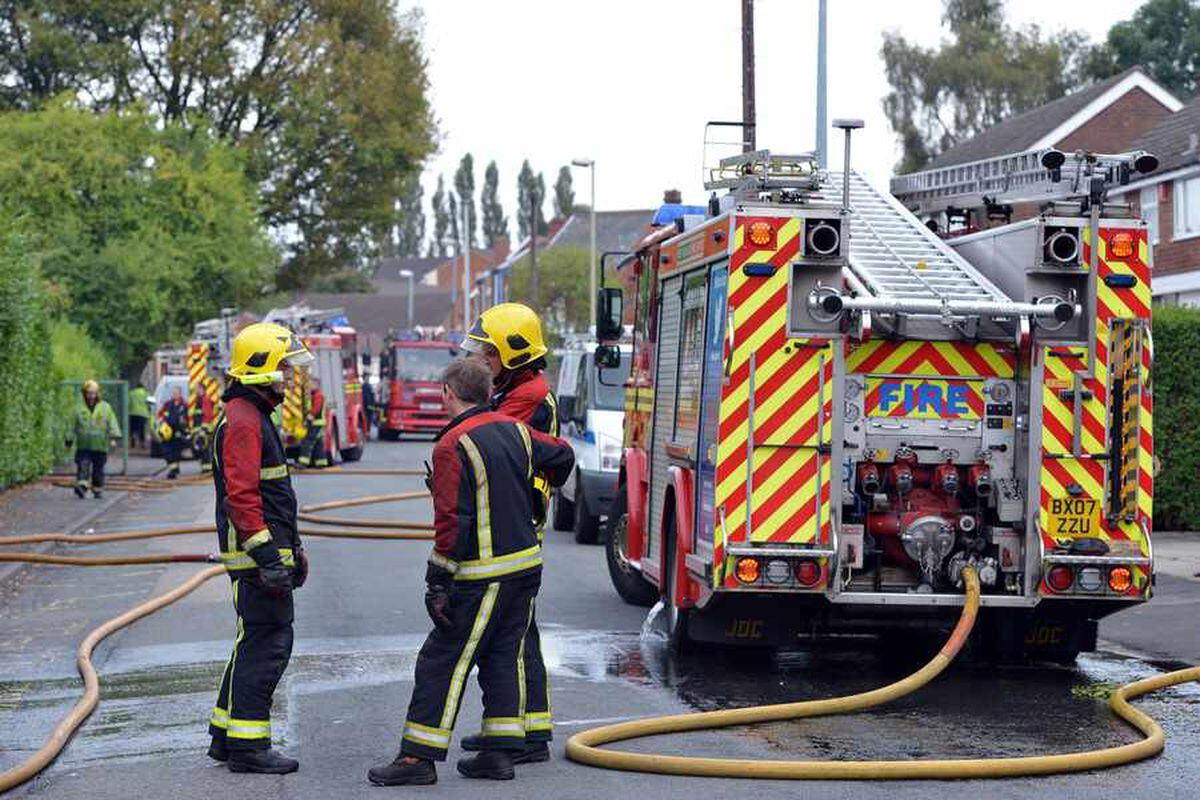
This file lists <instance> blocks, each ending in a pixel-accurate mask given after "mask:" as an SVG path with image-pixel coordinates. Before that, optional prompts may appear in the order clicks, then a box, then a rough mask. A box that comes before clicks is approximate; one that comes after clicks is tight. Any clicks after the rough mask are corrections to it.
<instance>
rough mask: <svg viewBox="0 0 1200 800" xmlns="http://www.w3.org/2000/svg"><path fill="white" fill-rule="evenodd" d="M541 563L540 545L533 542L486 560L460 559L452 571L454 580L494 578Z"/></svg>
mask: <svg viewBox="0 0 1200 800" xmlns="http://www.w3.org/2000/svg"><path fill="white" fill-rule="evenodd" d="M541 563H542V547H541V545H536V544H535V545H534V546H533V547H527V548H525V549H524V550H518V551H517V552H515V553H509V554H508V555H504V556H494V557H492V558H489V559H486V560H485V559H482V558H481V559H476V560H474V561H460V562H459V564H458V571H457V572H455V573H454V580H456V581H462V580H479V579H481V578H496V577H500V576H501V575H510V574H512V573H514V572H520V571H521V570H524V569H530V568H531V567H536V566H540V565H541Z"/></svg>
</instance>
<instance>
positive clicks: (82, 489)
mask: <svg viewBox="0 0 1200 800" xmlns="http://www.w3.org/2000/svg"><path fill="white" fill-rule="evenodd" d="M75 496H76V497H78V498H79V499H80V500H82V499H83V498H85V497H87V487H86V486H84V485H83V484H82V483H77V484H75Z"/></svg>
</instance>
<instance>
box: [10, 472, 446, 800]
mask: <svg viewBox="0 0 1200 800" xmlns="http://www.w3.org/2000/svg"><path fill="white" fill-rule="evenodd" d="M364 472H365V470H364ZM396 473H400V474H406V475H407V474H419V475H423V474H424V473H423V472H418V471H416V470H396V471H389V472H387V473H386V474H396ZM335 474H336V473H335ZM342 474H345V473H342ZM427 496H428V492H423V491H421V492H402V493H396V494H388V495H372V496H369V497H364V498H357V499H355V500H349V501H347V500H341V501H336V502H334V503H322V504H319V505H314V506H305V507H304V508H303V509H301V515H302V516H303V517H304V518H307V519H310V520H312V521H315V522H320V523H325V524H334V521H333V520H327V519H323V518H321V517H317V516H316V515H315V513H314V512H316V511H320V510H322V509H325V508H345V507H349V506H356V505H367V504H371V503H383V502H390V501H394V500H411V499H416V498H419V497H427ZM354 522H355V523H356V524H357V523H360V522H363V521H362V520H355V521H354ZM370 524H371V525H372V527H378V528H388V529H390V530H339V529H336V528H329V529H323V528H300V533H301V534H302V535H304V536H318V537H331V538H344V539H401V540H403V539H426V540H428V539H432V538H433V532H432V529H433V526H432V525H429V524H427V523H405V522H400V521H392V522H389V521H382V520H381V521H375V522H373V523H370ZM215 531H216V528H215V527H214V526H212V525H182V526H178V527H171V528H148V529H145V530H136V531H120V532H116V533H102V534H91V535H89V534H83V535H79V534H62V533H39V534H31V535H28V536H12V537H7V538H4V539H3V540H0V545H28V544H39V543H44V542H58V543H63V544H103V543H107V542H122V541H130V540H135V539H153V538H158V537H163V536H181V535H185V534H193V533H214V532H215ZM219 560H220V558H219V556H217V555H215V554H205V553H151V554H145V555H124V556H63V555H57V554H45V553H33V552H7V553H4V552H0V562H3V561H16V562H24V563H29V564H51V565H55V566H88V567H111V566H128V565H142V564H178V563H214V562H217V561H219ZM224 574H226V571H225V568H224V567H223V566H212V567H209V568H207V569H204V570H201V571H200V572H198V573H196V574H195V575H192V576H191V577H190V578H188V579H187V580H186V581H184V582H183V583H181V584H180V585H179V586H176V587H175V588H174V589H172V590H170V591H169V592H165V593H164V594H160V595H158V596H157V597H152V598H151V599H149V600H147V601H146V602H144V603H141V604H139V605H136V606H134V607H133V608H131V609H129V610H128V611H126V612H125V613H123V614H121V615H119V616H116V617H113V618H112V619H110V620H108V621H107V622H105V623H104V624H102V625H100V626H99V627H98V628H95V629H94V630H92V631H91V632H90V633H89V634H88V635H87V636H86V637H85V638H84V640H83V641H82V642H80V643H79V647H78V649H77V650H76V655H75V661H76V665H77V667H78V669H79V675H80V677H82V678H83V694H82V695H81V696H80V697H79V699H78V700H77V701H76V702H75V705H74V706H72V708H71V710H70V711H69V712H67V714H66V716H64V717H63V718H62V719H61V720H60V721H59V723H58V725H56V726H55V728H54V730H53V731H52V732H51V734H50V736H49V738H47V739H46V741H45V743H44V744H43V745H42V746H41V747H40V748H38V750H37V751H36V752H35V753H34V754H33V755H31V756H30V757H29V758H27V759H25V761H23V762H21V763H20V764H18V765H17V766H15V767H13V768H12V769H9V770H6V771H5V772H0V792H6V791H8V790H9V789H12V788H14V787H17V786H20V785H21V784H23V783H25V782H26V781H28V780H30V779H32V778H33V777H35V776H36V775H37V774H38V773H40V772H41V771H42V770H44V769H45V768H46V767H48V766H49V765H50V764H51V763H52V762H53V761H54V759H56V758H58V755H59V753H61V752H62V751H63V748H65V747H66V746H67V742H68V741H70V739H71V736H72V735H73V734H74V733H75V731H76V730H77V729H78V728H79V726H80V725H82V724H83V723H84V721H85V720H86V719H87V718H88V717H89V716H90V715H91V713H92V712H93V711H94V710H95V709H96V706H97V704H98V703H99V702H100V678H99V676H98V674H97V673H96V667H95V665H93V664H92V652H93V651H94V650H95V649H96V647H97V646H98V645H99V644H100V643H101V642H102V641H104V639H106V638H107V637H108V636H110V635H111V634H113V633H115V632H116V631H119V630H121V629H122V628H125V627H128V626H129V625H132V624H133V623H134V622H136V621H138V620H139V619H142V618H143V617H146V616H149V615H150V614H153V613H154V612H156V611H159V610H161V609H163V608H166V607H167V606H169V605H171V604H172V603H174V602H175V601H177V600H180V599H182V598H184V597H186V596H187V595H189V594H191V593H192V592H193V591H195V590H196V589H198V588H200V586H201V585H202V584H204V583H205V582H206V581H208V580H209V579H211V578H215V577H216V576H218V575H224Z"/></svg>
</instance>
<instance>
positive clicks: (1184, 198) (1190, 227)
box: [1174, 178, 1200, 239]
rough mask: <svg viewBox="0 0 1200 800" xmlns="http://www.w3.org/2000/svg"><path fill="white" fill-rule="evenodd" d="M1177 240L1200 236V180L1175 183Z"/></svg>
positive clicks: (1192, 179)
mask: <svg viewBox="0 0 1200 800" xmlns="http://www.w3.org/2000/svg"><path fill="white" fill-rule="evenodd" d="M1174 212H1175V213H1174V216H1175V238H1176V239H1181V238H1184V237H1187V236H1200V178H1188V179H1187V180H1184V181H1175V209H1174Z"/></svg>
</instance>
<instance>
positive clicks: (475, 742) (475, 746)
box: [458, 733, 487, 753]
mask: <svg viewBox="0 0 1200 800" xmlns="http://www.w3.org/2000/svg"><path fill="white" fill-rule="evenodd" d="M458 744H459V746H460V747H462V749H463V750H466V751H467V752H468V753H478V752H479V751H480V750H486V749H487V737H486V736H484V735H483V734H482V733H473V734H471V735H470V736H464V737H463V738H462V741H461V742H459V743H458Z"/></svg>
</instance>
